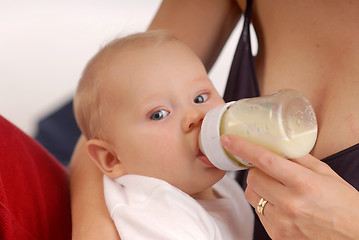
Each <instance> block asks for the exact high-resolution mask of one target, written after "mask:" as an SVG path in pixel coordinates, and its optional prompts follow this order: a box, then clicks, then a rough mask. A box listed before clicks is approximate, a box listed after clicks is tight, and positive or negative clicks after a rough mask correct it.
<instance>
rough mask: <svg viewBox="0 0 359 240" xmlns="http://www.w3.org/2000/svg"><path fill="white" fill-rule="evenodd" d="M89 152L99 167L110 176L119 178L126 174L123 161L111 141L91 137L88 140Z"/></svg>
mask: <svg viewBox="0 0 359 240" xmlns="http://www.w3.org/2000/svg"><path fill="white" fill-rule="evenodd" d="M87 152H88V154H89V156H90V158H91V160H92V161H93V162H94V163H95V164H96V165H97V166H98V168H99V169H100V170H101V171H102V172H103V173H104V174H106V175H107V176H109V177H110V178H117V177H121V176H123V175H125V174H126V171H125V169H124V168H123V166H122V164H121V161H120V160H119V159H118V158H117V155H116V153H115V151H114V150H113V148H112V146H111V145H110V144H109V143H107V142H105V141H102V140H98V139H91V140H89V141H88V142H87Z"/></svg>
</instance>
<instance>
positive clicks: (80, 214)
mask: <svg viewBox="0 0 359 240" xmlns="http://www.w3.org/2000/svg"><path fill="white" fill-rule="evenodd" d="M85 143H86V139H85V138H84V137H83V136H81V138H80V139H79V141H78V143H77V146H76V148H75V150H74V153H73V156H72V159H71V164H70V189H71V212H72V239H86V240H90V239H107V240H110V239H116V240H118V239H120V238H119V236H118V233H117V230H116V228H115V225H114V223H113V221H112V219H111V217H110V215H109V213H108V210H107V207H106V204H105V199H104V193H103V183H102V177H103V174H102V172H100V170H99V169H98V168H97V167H96V166H95V164H94V163H93V162H92V161H91V160H90V159H89V158H88V156H87V153H86V147H85Z"/></svg>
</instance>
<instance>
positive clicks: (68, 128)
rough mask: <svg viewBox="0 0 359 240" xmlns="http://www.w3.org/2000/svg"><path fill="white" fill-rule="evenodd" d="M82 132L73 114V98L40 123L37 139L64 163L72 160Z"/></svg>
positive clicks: (66, 163)
mask: <svg viewBox="0 0 359 240" xmlns="http://www.w3.org/2000/svg"><path fill="white" fill-rule="evenodd" d="M80 134H81V131H80V129H79V128H78V127H77V124H76V121H75V117H74V115H73V108H72V100H70V101H68V102H67V103H66V104H65V105H64V106H62V107H61V108H60V109H57V110H56V111H54V112H53V113H51V114H50V115H48V116H46V117H45V118H44V119H42V120H41V121H40V122H39V123H38V130H37V133H36V136H35V138H36V140H37V141H38V142H40V143H41V145H43V146H44V147H45V148H46V149H47V150H48V151H49V152H50V153H51V154H52V155H54V156H55V157H56V158H57V159H58V160H59V161H60V162H61V163H62V164H63V165H65V166H67V165H68V163H69V162H70V159H71V155H72V152H73V150H74V147H75V144H76V142H77V139H78V138H79V136H80Z"/></svg>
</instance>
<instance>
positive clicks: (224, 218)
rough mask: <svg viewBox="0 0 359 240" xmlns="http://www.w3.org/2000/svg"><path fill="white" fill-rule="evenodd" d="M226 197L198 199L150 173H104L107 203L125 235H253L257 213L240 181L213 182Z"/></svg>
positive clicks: (215, 239)
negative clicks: (114, 176) (148, 174)
mask: <svg viewBox="0 0 359 240" xmlns="http://www.w3.org/2000/svg"><path fill="white" fill-rule="evenodd" d="M214 189H215V191H217V192H218V193H219V194H220V195H221V196H222V197H223V198H220V199H214V200H198V201H197V200H195V199H193V198H192V197H191V196H189V195H188V194H186V193H184V192H182V191H181V190H179V189H177V188H175V187H173V186H172V185H170V184H169V183H167V182H165V181H163V180H160V179H157V178H151V177H146V176H139V175H124V176H122V177H120V178H116V179H111V178H109V177H107V176H104V192H105V200H106V204H107V207H108V209H109V212H110V215H111V217H112V219H113V221H114V222H115V225H116V228H117V231H118V233H119V235H120V237H121V239H122V240H127V239H131V240H132V239H136V240H142V239H146V240H148V239H155V240H161V239H166V240H167V239H178V240H187V239H193V240H202V239H203V240H211V239H212V240H222V239H223V240H231V239H233V240H240V239H252V237H253V227H254V215H253V212H252V210H251V208H250V205H249V204H248V202H247V201H246V200H245V198H244V193H243V190H242V189H241V188H240V187H239V186H238V184H237V183H236V182H235V181H234V180H232V179H230V178H229V177H227V176H225V177H224V178H223V179H222V180H221V181H219V182H218V183H217V184H215V185H214Z"/></svg>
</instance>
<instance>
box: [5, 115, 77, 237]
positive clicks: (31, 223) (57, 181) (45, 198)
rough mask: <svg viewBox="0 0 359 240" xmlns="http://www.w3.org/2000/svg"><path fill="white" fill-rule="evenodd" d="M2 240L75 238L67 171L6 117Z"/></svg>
mask: <svg viewBox="0 0 359 240" xmlns="http://www.w3.org/2000/svg"><path fill="white" fill-rule="evenodd" d="M0 239H4V240H7V239H26V240H27V239H29V240H32V239H34V240H35V239H36V240H41V239H51V240H56V239H59V240H60V239H61V240H66V239H71V212H70V196H69V181H68V171H67V169H66V168H64V167H63V166H62V165H60V164H59V162H58V161H57V160H56V159H55V158H54V157H52V156H51V155H50V154H49V153H48V152H47V151H46V150H45V149H44V148H43V147H42V146H41V145H40V144H38V143H37V142H36V141H35V140H34V139H33V138H31V137H29V136H28V135H26V134H24V133H23V132H22V131H21V130H19V129H18V128H17V127H15V126H14V125H13V124H11V123H10V122H9V121H7V120H6V119H4V118H3V117H2V116H0Z"/></svg>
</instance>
